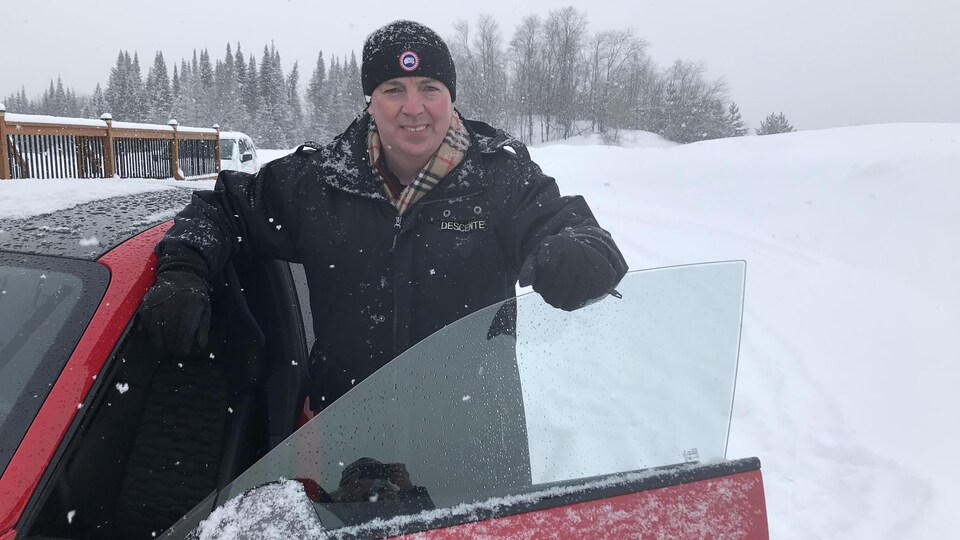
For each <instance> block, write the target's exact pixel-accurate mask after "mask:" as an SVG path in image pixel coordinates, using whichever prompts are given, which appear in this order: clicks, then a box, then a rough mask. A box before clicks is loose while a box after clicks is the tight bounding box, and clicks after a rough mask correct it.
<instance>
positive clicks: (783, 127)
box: [757, 112, 796, 135]
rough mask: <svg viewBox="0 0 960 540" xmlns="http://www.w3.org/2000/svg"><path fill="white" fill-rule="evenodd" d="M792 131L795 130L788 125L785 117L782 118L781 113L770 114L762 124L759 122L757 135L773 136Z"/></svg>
mask: <svg viewBox="0 0 960 540" xmlns="http://www.w3.org/2000/svg"><path fill="white" fill-rule="evenodd" d="M792 131H796V130H795V129H794V128H793V126H791V125H790V122H788V121H787V117H786V116H784V114H783V113H782V112H781V113H780V114H774V113H770V115H768V116H767V117H766V118H765V119H764V120H763V122H760V128H759V129H757V135H775V134H777V133H790V132H792Z"/></svg>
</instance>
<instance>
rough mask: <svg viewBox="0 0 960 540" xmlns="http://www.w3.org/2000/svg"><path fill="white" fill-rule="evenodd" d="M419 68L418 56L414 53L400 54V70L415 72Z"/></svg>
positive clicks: (405, 52) (404, 52)
mask: <svg viewBox="0 0 960 540" xmlns="http://www.w3.org/2000/svg"><path fill="white" fill-rule="evenodd" d="M418 67H420V55H418V54H417V53H415V52H414V51H403V52H402V53H400V68H401V69H403V70H404V71H416V70H417V68H418Z"/></svg>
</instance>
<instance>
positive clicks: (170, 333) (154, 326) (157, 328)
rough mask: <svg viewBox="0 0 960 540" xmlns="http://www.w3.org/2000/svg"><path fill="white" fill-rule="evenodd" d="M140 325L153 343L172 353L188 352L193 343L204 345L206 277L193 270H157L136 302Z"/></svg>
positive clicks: (207, 312) (207, 306) (207, 303)
mask: <svg viewBox="0 0 960 540" xmlns="http://www.w3.org/2000/svg"><path fill="white" fill-rule="evenodd" d="M140 325H141V326H142V327H143V330H144V331H145V332H146V334H147V337H148V338H149V339H150V342H151V343H152V344H153V346H154V347H156V348H158V349H163V350H165V351H167V352H169V353H172V354H174V355H177V356H186V355H188V354H189V353H190V350H191V348H192V347H193V344H194V343H196V344H197V345H199V346H200V347H201V348H202V347H206V345H207V334H208V332H209V330H210V293H209V289H208V287H207V283H206V281H205V280H204V279H203V278H202V277H200V276H198V275H196V274H194V273H193V272H187V271H181V270H168V271H165V272H160V273H159V274H157V282H156V283H155V284H154V285H153V287H151V288H150V290H149V291H147V294H146V296H144V297H143V302H142V303H141V304H140Z"/></svg>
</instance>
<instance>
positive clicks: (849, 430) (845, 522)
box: [0, 124, 960, 540]
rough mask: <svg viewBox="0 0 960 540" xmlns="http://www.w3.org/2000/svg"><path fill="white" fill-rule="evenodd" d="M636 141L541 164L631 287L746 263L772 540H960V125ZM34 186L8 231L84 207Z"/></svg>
mask: <svg viewBox="0 0 960 540" xmlns="http://www.w3.org/2000/svg"><path fill="white" fill-rule="evenodd" d="M622 141H623V146H619V147H612V146H603V145H600V144H599V139H598V138H596V137H583V138H580V139H578V140H576V141H570V142H568V143H551V144H549V145H544V146H540V147H534V148H531V153H532V155H533V157H534V159H535V160H537V161H538V163H539V164H540V165H541V167H542V168H543V169H544V171H545V172H547V173H548V174H551V175H553V176H555V177H556V178H557V181H558V182H559V184H560V186H561V190H562V191H563V192H564V193H567V194H577V193H579V194H583V195H585V196H586V198H587V200H588V201H589V202H590V204H591V206H592V207H593V209H594V211H595V213H596V214H597V217H598V219H599V220H600V222H601V224H602V225H604V226H605V227H606V228H608V229H610V230H611V231H612V232H613V234H614V237H615V238H616V239H617V241H618V243H619V244H620V246H621V248H622V249H623V251H624V253H625V255H626V256H627V260H628V261H629V262H630V265H631V267H632V268H633V269H640V268H649V267H657V266H664V265H671V264H679V263H690V262H698V261H709V260H729V259H743V260H746V261H747V284H746V301H745V314H744V328H743V340H742V345H741V355H740V371H739V381H738V386H737V396H736V402H735V406H734V418H733V425H732V432H731V440H730V446H729V451H728V457H744V456H758V457H759V458H760V459H761V461H762V463H763V474H764V480H765V485H766V496H767V506H768V511H769V522H770V531H771V537H772V538H778V539H783V538H787V539H804V540H806V539H809V538H831V539H843V538H850V539H864V538H896V539H900V538H948V537H953V536H955V534H956V531H957V530H960V514H958V513H957V512H956V510H955V508H957V507H958V506H960V482H958V480H960V465H958V461H957V460H956V459H955V456H957V455H960V435H958V434H957V430H956V428H955V426H956V421H957V415H958V413H957V411H960V392H958V391H957V389H958V388H960V365H958V364H960V340H957V339H956V338H955V337H954V334H953V332H954V331H956V328H957V327H958V326H960V279H958V276H960V250H958V248H957V247H958V246H960V238H958V236H960V233H958V231H960V209H958V208H960V124H889V125H871V126H859V127H850V128H839V129H830V130H823V131H804V132H798V133H791V134H785V135H774V136H767V137H744V138H737V139H724V140H716V141H707V142H702V143H697V144H691V145H681V146H678V145H673V144H672V143H667V142H666V141H662V140H658V139H657V138H656V137H655V136H651V135H650V134H643V133H626V134H624V136H623V138H622ZM288 152H289V151H269V150H267V151H263V153H264V154H266V155H265V159H264V161H268V160H269V159H273V158H275V157H279V156H281V155H283V154H285V153H288ZM35 182H36V181H25V180H14V181H3V182H0V218H5V217H6V218H9V217H22V216H24V215H25V214H24V209H25V208H26V207H30V208H31V209H32V211H33V213H34V214H35V213H38V212H39V211H41V210H42V211H44V212H49V211H53V210H55V209H56V208H58V207H59V208H64V207H68V206H71V205H73V204H77V202H76V197H74V196H72V195H71V196H68V195H63V196H62V197H60V198H54V199H50V198H47V199H44V200H43V201H42V202H41V201H39V200H37V197H36V196H35V195H34V194H32V193H33V192H31V189H33V188H35V186H36V183H35ZM44 182H54V181H44ZM71 182H73V183H72V184H70V186H71V187H72V190H68V191H72V192H74V193H75V191H76V187H78V186H83V189H87V186H88V183H89V182H92V181H89V180H87V181H84V182H83V183H76V181H71ZM104 182H107V184H109V189H108V190H106V189H105V190H104V193H106V192H107V191H109V193H111V194H114V193H115V192H116V190H118V189H119V190H123V189H125V188H124V187H123V186H128V187H129V189H130V190H131V191H136V190H144V189H169V188H170V185H169V183H167V182H158V181H146V180H142V181H141V180H134V181H123V182H120V181H114V180H109V181H104ZM107 184H104V187H107ZM90 185H96V184H90ZM208 185H209V184H203V187H208ZM64 187H66V186H64ZM64 193H66V192H64ZM31 201H33V202H31ZM28 214H29V212H28ZM951 531H953V532H952V533H951Z"/></svg>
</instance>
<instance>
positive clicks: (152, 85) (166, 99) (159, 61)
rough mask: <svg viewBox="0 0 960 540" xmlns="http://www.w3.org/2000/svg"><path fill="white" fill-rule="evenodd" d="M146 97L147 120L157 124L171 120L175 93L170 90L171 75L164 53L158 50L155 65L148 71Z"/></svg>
mask: <svg viewBox="0 0 960 540" xmlns="http://www.w3.org/2000/svg"><path fill="white" fill-rule="evenodd" d="M144 95H145V99H146V108H147V121H148V122H153V123H157V124H166V123H167V121H168V120H170V113H171V109H172V106H173V94H172V92H171V90H170V77H169V76H168V75H167V63H166V61H164V59H163V53H161V52H159V51H158V52H157V54H156V55H155V56H154V58H153V65H152V66H150V70H149V71H148V72H147V82H146V84H145V85H144Z"/></svg>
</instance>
